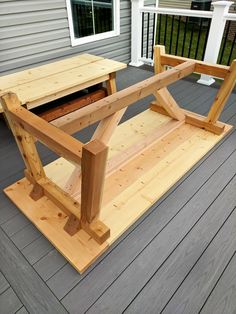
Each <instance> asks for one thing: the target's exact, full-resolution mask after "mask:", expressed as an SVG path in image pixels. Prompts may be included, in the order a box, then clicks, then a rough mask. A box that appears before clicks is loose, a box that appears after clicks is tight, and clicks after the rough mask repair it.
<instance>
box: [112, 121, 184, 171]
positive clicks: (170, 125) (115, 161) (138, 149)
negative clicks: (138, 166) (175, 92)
mask: <svg viewBox="0 0 236 314" xmlns="http://www.w3.org/2000/svg"><path fill="white" fill-rule="evenodd" d="M183 123H184V122H183V121H168V122H166V123H163V124H162V125H161V126H159V127H157V128H156V129H155V130H154V131H153V133H151V134H149V135H148V136H147V137H145V138H144V139H143V140H140V141H139V142H138V143H136V144H134V145H132V146H130V147H128V148H127V149H125V150H124V151H122V152H121V153H120V154H117V155H115V156H114V157H112V158H111V159H109V161H108V163H107V173H112V172H113V171H114V170H117V169H118V168H119V167H120V166H121V165H123V164H125V163H126V162H127V161H129V160H132V159H133V158H135V157H136V156H137V154H140V153H142V151H143V150H145V149H147V148H148V147H150V146H151V145H152V144H154V142H155V143H156V142H157V141H161V140H162V139H164V138H165V137H167V136H168V135H169V133H171V132H173V131H174V130H176V129H177V128H179V127H180V126H181V125H182V124H183Z"/></svg>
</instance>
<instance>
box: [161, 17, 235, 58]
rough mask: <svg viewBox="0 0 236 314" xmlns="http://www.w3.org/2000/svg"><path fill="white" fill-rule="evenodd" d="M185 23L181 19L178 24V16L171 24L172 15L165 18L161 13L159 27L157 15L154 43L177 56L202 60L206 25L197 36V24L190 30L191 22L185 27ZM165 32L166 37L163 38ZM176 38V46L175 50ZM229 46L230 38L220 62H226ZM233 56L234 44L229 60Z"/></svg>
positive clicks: (230, 44)
mask: <svg viewBox="0 0 236 314" xmlns="http://www.w3.org/2000/svg"><path fill="white" fill-rule="evenodd" d="M204 20H205V21H204V22H203V24H207V23H208V21H207V20H206V19H204ZM185 25H186V23H185V22H184V21H181V22H180V24H179V22H178V17H177V18H175V19H174V20H173V25H172V17H169V16H168V17H167V20H166V16H164V15H162V16H161V27H160V15H159V17H158V22H157V32H156V44H160V45H165V47H166V52H167V53H171V54H176V55H179V56H182V55H183V56H184V57H189V58H193V59H198V60H202V58H203V50H204V46H205V39H206V35H207V27H206V25H205V26H204V27H202V30H201V35H200V36H199V25H196V24H195V25H194V29H193V30H192V25H193V24H192V23H188V24H187V27H186V26H185ZM185 27H186V35H185V40H184V33H185ZM172 28H173V32H172ZM165 29H166V31H165ZM159 30H161V31H160V33H159ZM165 32H166V38H165ZM171 33H172V38H171ZM178 34H179V35H178ZM191 36H192V40H191ZM177 40H178V47H177V50H176V42H177ZM183 42H185V45H184V47H183ZM197 46H198V49H197ZM222 47H223V41H222V45H221V49H222ZM231 47H232V42H231V41H230V40H227V41H226V45H225V50H224V55H223V58H222V61H221V64H227V62H228V58H229V55H230V50H231ZM196 50H197V51H196ZM220 55H221V52H220V54H219V56H220ZM234 58H236V45H234V50H233V53H232V57H231V60H230V61H232V60H233V59H234ZM219 61H220V60H219V59H218V63H219Z"/></svg>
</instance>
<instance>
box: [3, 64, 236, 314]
mask: <svg viewBox="0 0 236 314" xmlns="http://www.w3.org/2000/svg"><path fill="white" fill-rule="evenodd" d="M150 75H151V73H150V72H148V71H145V70H141V69H135V68H128V69H127V70H125V71H123V72H121V73H120V74H119V75H118V88H119V89H122V88H124V87H125V86H127V85H131V84H133V83H135V82H136V81H140V80H142V79H144V78H146V77H148V76H150ZM170 90H171V91H172V93H173V95H174V97H175V99H176V100H178V102H179V103H180V104H181V105H182V106H183V107H185V108H187V109H189V110H192V111H195V112H198V113H200V114H206V112H207V111H208V109H209V106H210V104H211V101H212V99H213V97H214V95H215V94H216V92H217V89H216V88H213V87H205V86H202V85H198V84H196V83H194V81H192V80H184V81H183V80H182V81H180V82H177V83H175V84H173V85H172V86H171V88H170ZM148 102H149V99H146V105H143V106H131V108H130V109H129V111H128V112H127V114H126V118H128V117H130V116H132V115H134V114H136V113H137V112H139V111H141V110H143V109H144V108H145V107H146V106H147V104H148ZM222 120H223V121H225V122H227V123H229V124H234V125H236V94H235V93H234V94H233V95H232V96H231V97H230V99H229V101H228V103H227V106H226V108H225V110H224V112H223V114H222ZM91 131H92V128H90V129H89V130H86V131H83V132H82V133H81V134H80V138H82V139H84V140H86V138H88V137H89V135H90V134H91ZM40 153H41V156H43V160H44V162H45V163H48V162H49V161H51V160H53V159H54V158H55V157H56V156H55V155H53V154H52V153H50V152H49V151H48V150H47V149H46V148H44V147H43V146H40ZM23 169H24V167H23V163H22V161H21V158H20V155H19V153H18V150H17V147H16V144H15V142H14V140H13V137H12V136H11V134H10V131H9V130H8V129H7V128H6V126H5V125H4V123H3V122H2V121H0V174H1V176H0V190H1V192H0V250H1V253H0V270H1V272H0V313H3V314H5V313H18V314H19V313H21V314H22V313H27V312H29V313H40V314H42V313H66V312H69V313H85V312H86V313H99V314H100V313H102V314H104V313H108V314H113V313H114V314H117V313H122V312H124V313H160V312H163V313H191V314H192V313H198V312H202V313H210V314H211V313H224V314H225V313H235V311H236V288H235V287H236V256H235V252H236V210H235V208H236V132H235V131H233V132H231V134H230V135H228V136H227V137H226V138H225V139H224V140H223V141H222V142H221V143H220V144H218V145H217V147H216V148H215V149H213V150H212V151H211V152H209V154H208V155H207V156H206V157H205V158H204V159H203V160H201V161H200V162H199V163H198V164H197V165H196V166H195V167H194V168H193V169H192V170H191V171H190V172H189V173H188V174H187V175H185V176H184V177H183V178H182V179H181V180H180V181H179V182H178V183H177V184H176V185H175V186H174V187H173V188H172V189H171V190H170V191H169V192H168V193H167V194H166V195H165V196H164V197H162V199H161V200H160V201H159V202H158V203H156V204H155V206H153V207H152V208H151V209H150V210H149V211H148V213H147V214H146V215H145V216H144V217H142V218H141V219H140V220H139V221H138V222H137V223H136V224H135V225H134V226H133V227H132V228H131V229H129V230H128V232H126V233H125V234H124V235H123V236H122V238H120V239H119V240H118V241H117V242H116V243H115V245H113V246H112V247H111V248H110V249H109V251H108V252H106V253H105V255H103V256H102V257H101V258H100V259H99V260H98V261H97V262H96V263H95V264H94V265H93V266H92V267H90V269H89V270H88V271H86V272H85V273H84V274H83V275H80V274H79V273H77V272H76V271H75V270H74V269H73V268H72V267H71V266H70V265H69V264H68V263H67V262H66V260H65V259H64V258H63V257H62V256H61V255H60V254H59V253H58V252H57V251H56V250H55V249H54V248H53V247H52V245H51V244H50V243H49V242H48V241H47V240H46V239H45V238H44V237H43V236H42V235H41V234H40V232H39V231H38V230H37V229H36V228H35V227H34V226H33V225H32V224H31V223H30V222H29V221H28V220H27V219H26V218H25V217H24V216H23V215H22V214H21V213H20V212H19V210H18V209H17V208H16V207H15V206H14V205H13V204H12V203H11V202H10V201H9V200H8V199H7V198H6V197H5V195H4V194H3V193H2V189H3V188H4V187H6V186H8V185H9V184H11V183H13V182H15V181H16V180H17V179H20V178H21V177H22V176H23Z"/></svg>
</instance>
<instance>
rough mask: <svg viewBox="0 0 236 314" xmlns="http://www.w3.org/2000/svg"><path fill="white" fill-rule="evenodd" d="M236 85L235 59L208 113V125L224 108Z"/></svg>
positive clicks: (213, 121)
mask: <svg viewBox="0 0 236 314" xmlns="http://www.w3.org/2000/svg"><path fill="white" fill-rule="evenodd" d="M235 84H236V59H235V60H234V61H233V62H232V64H231V66H230V69H229V73H228V74H227V75H226V77H225V79H224V82H223V83H222V85H221V87H220V89H219V91H218V93H217V95H216V97H215V100H214V102H213V104H212V107H211V109H210V111H209V114H208V116H207V119H206V121H207V122H210V123H215V122H216V121H217V120H218V119H219V117H220V115H221V112H222V111H223V109H224V106H225V104H226V102H227V100H228V98H229V96H230V94H231V92H232V90H233V89H234V86H235Z"/></svg>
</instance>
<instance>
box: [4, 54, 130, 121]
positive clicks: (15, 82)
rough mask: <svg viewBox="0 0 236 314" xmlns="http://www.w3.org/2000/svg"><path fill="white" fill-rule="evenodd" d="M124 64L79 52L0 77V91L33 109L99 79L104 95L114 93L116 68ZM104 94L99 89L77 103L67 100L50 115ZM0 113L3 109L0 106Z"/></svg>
mask: <svg viewBox="0 0 236 314" xmlns="http://www.w3.org/2000/svg"><path fill="white" fill-rule="evenodd" d="M125 67H126V64H124V63H121V62H117V61H114V60H109V59H105V58H102V57H98V56H93V55H90V54H81V55H78V56H75V57H71V58H67V59H64V60H60V61H56V62H53V63H49V64H46V65H42V66H39V67H35V68H32V69H28V70H24V71H21V72H17V73H14V74H9V75H6V76H3V77H0V91H1V94H4V93H7V92H12V93H15V94H16V95H17V96H18V98H19V100H20V103H21V105H23V106H24V107H26V108H27V109H33V108H36V107H39V106H41V105H43V104H46V103H49V102H51V101H54V100H56V99H58V98H61V97H63V96H66V95H70V94H72V93H75V92H78V91H81V90H83V89H86V88H89V87H91V86H94V85H96V84H100V83H103V82H106V87H107V90H108V94H111V93H114V92H116V84H115V74H116V71H118V70H121V69H124V68H125ZM104 96H105V93H104V91H100V92H99V93H94V94H93V95H92V99H91V97H90V98H88V97H87V98H86V97H85V99H82V100H81V102H78V101H77V102H74V103H73V104H71V103H70V104H68V106H64V107H63V109H62V110H60V109H59V110H58V111H57V115H55V114H54V118H55V117H59V116H60V115H61V114H62V113H63V114H66V113H68V112H70V109H71V111H73V110H76V109H78V108H79V107H80V105H81V104H82V106H83V105H87V104H89V103H91V102H93V101H96V100H98V99H101V98H102V97H104ZM76 105H77V107H76ZM78 106H79V107H78ZM60 111H61V112H60ZM1 112H3V109H2V106H1V105H0V113H1ZM51 113H52V112H51ZM46 117H49V116H46ZM50 119H51V118H49V120H50ZM51 120H52V119H51Z"/></svg>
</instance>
